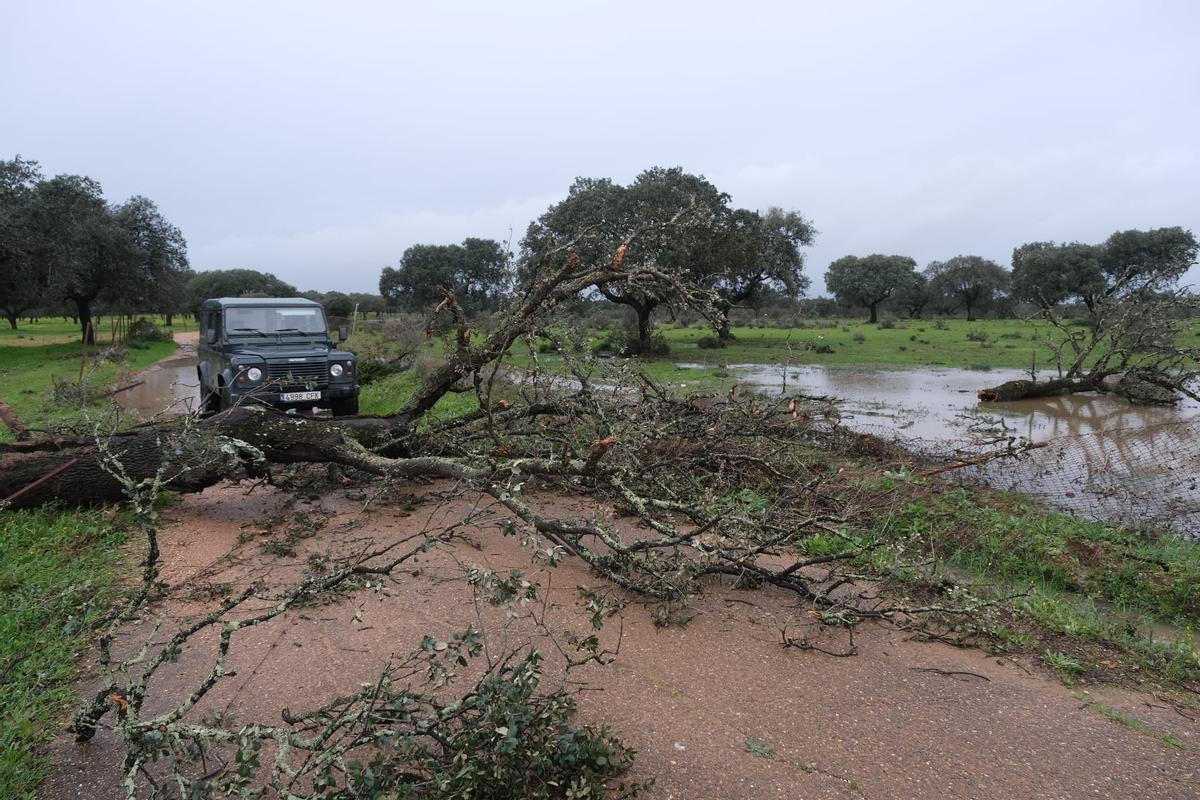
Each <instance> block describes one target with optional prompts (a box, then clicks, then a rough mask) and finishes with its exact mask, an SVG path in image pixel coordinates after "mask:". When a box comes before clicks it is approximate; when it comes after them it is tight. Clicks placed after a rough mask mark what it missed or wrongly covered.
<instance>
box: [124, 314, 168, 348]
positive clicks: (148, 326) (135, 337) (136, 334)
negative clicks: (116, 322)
mask: <svg viewBox="0 0 1200 800" xmlns="http://www.w3.org/2000/svg"><path fill="white" fill-rule="evenodd" d="M127 338H128V339H129V340H130V341H134V342H169V341H171V334H170V333H169V332H168V331H164V330H163V329H162V328H160V327H158V326H157V325H155V324H154V323H153V322H151V321H150V320H148V319H146V318H145V317H139V318H138V319H135V320H134V321H133V322H132V323H130V325H129V333H128V336H127Z"/></svg>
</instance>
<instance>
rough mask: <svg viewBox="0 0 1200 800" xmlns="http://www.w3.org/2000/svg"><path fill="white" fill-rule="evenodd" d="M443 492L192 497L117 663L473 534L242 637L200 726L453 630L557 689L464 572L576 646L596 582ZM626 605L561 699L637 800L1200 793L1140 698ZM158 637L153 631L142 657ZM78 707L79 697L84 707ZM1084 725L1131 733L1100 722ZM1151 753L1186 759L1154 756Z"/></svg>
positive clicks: (811, 632) (88, 774)
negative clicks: (661, 620) (536, 595)
mask: <svg viewBox="0 0 1200 800" xmlns="http://www.w3.org/2000/svg"><path fill="white" fill-rule="evenodd" d="M449 488H451V487H449V486H442V485H436V484H435V485H429V486H425V487H420V488H413V489H411V490H410V491H416V492H418V493H419V494H418V495H417V496H410V497H408V498H407V499H406V500H405V501H404V502H403V503H397V502H384V503H381V504H379V505H376V506H373V507H372V509H371V511H370V513H369V514H366V515H363V514H362V513H361V509H362V504H363V496H362V495H363V492H365V491H369V488H368V487H361V488H359V487H348V488H346V489H344V490H339V491H337V492H334V493H333V494H327V495H325V496H323V497H321V498H320V499H318V500H314V501H308V502H303V503H300V504H297V505H290V502H291V501H290V500H289V498H288V497H287V496H285V495H284V494H282V493H280V492H277V491H276V490H274V489H271V488H269V487H268V488H258V489H255V490H254V491H253V492H249V493H248V488H247V487H246V486H244V485H243V486H234V485H222V486H217V487H212V488H210V489H208V490H206V491H204V492H202V493H199V494H195V495H188V496H185V497H183V498H182V499H181V500H180V502H179V504H178V505H176V506H174V507H173V508H171V509H170V510H169V511H168V512H167V517H168V520H169V521H168V522H166V523H165V524H164V527H163V529H162V532H161V534H160V543H161V545H162V553H163V573H162V580H163V581H164V582H165V589H164V593H163V595H162V597H161V599H160V600H158V601H157V602H156V604H155V606H154V607H153V608H151V609H148V612H147V613H146V614H145V615H143V617H142V619H141V620H139V621H137V622H135V623H132V624H130V625H128V626H127V627H126V629H125V630H124V631H123V632H122V635H121V637H120V645H119V646H120V648H121V649H122V650H123V651H124V652H126V653H133V652H137V650H138V648H140V646H141V643H142V642H143V641H144V640H145V639H146V638H147V637H151V636H153V637H154V639H155V640H156V641H162V640H163V639H164V638H165V636H166V635H167V632H168V631H169V630H171V629H173V628H174V627H175V626H176V625H180V624H185V623H186V622H187V621H188V620H191V619H195V618H196V616H197V615H200V614H203V613H205V612H206V611H207V610H209V609H211V608H212V607H213V606H214V604H216V603H219V602H220V598H221V597H223V596H225V595H226V593H227V592H228V591H229V590H231V589H232V590H234V591H236V590H238V589H240V588H242V587H245V586H247V585H248V584H249V583H251V582H260V583H262V584H263V585H264V586H267V587H272V586H281V585H283V584H284V583H286V582H290V581H294V580H295V579H296V578H297V576H299V575H301V574H302V573H303V570H304V568H305V567H304V565H305V564H306V563H312V560H313V559H320V558H322V557H324V556H326V555H336V554H346V553H349V552H352V551H354V552H357V551H359V550H361V549H363V548H366V547H376V546H379V545H385V544H389V543H392V542H395V541H398V540H400V539H401V538H403V537H406V536H409V535H411V534H414V533H417V532H419V531H421V530H423V529H440V528H444V527H446V526H447V525H450V524H453V523H455V522H461V521H463V520H464V519H466V518H467V515H469V514H475V515H477V516H476V517H475V518H474V519H473V521H471V522H470V523H469V524H468V525H467V527H466V528H464V529H463V536H462V538H461V539H459V540H456V541H455V542H453V543H452V544H450V545H446V546H445V547H441V548H438V549H436V550H434V551H432V552H430V553H429V554H427V555H425V556H422V557H421V560H420V562H419V563H416V564H412V565H406V569H405V570H404V572H403V573H400V574H397V575H396V579H395V580H394V581H389V582H387V584H386V587H384V588H380V589H377V590H364V591H359V592H356V593H353V594H351V595H349V596H345V597H342V598H340V599H337V600H335V601H333V602H330V603H328V604H323V605H318V606H315V607H305V608H298V609H294V610H293V611H292V612H289V613H288V614H287V615H286V616H285V617H283V618H281V619H279V620H276V621H275V622H274V623H272V624H270V625H267V626H263V627H260V628H254V629H251V631H249V632H248V633H247V634H246V635H245V636H240V635H239V637H238V638H237V639H236V640H235V643H234V645H233V648H232V650H231V653H230V663H229V665H228V669H229V670H230V672H236V675H234V676H232V677H229V678H226V679H224V680H223V681H222V682H221V684H220V685H219V687H218V689H217V690H215V691H214V692H213V693H212V694H210V695H209V696H208V697H207V698H206V699H205V700H204V702H203V703H202V704H201V706H200V707H198V708H196V709H194V710H193V712H192V714H193V715H194V716H196V717H197V718H200V717H202V716H205V715H209V714H212V713H214V712H226V713H234V714H236V717H237V721H238V722H239V723H248V722H251V721H254V720H262V721H265V722H272V723H279V721H280V709H282V708H284V707H288V708H290V709H292V710H293V711H297V710H299V709H301V708H307V707H311V706H315V705H319V704H320V703H322V702H324V701H325V700H326V699H328V698H330V697H332V696H334V695H336V694H339V693H345V692H347V691H351V690H355V689H357V688H358V687H359V683H360V682H362V681H370V680H373V679H374V678H375V677H377V675H378V670H379V669H380V668H381V666H382V664H383V662H384V661H385V660H387V658H388V657H389V656H390V655H392V654H404V653H407V652H409V651H410V650H412V649H413V648H416V647H419V646H420V642H421V639H422V637H423V636H424V635H425V634H429V635H431V636H434V637H437V638H441V639H447V638H448V637H449V636H450V635H452V634H453V633H454V632H456V631H459V630H462V629H463V628H465V627H466V626H468V625H475V626H478V627H481V628H482V629H483V630H485V631H486V633H487V636H488V642H489V648H492V651H493V652H499V651H500V650H502V649H504V648H505V647H508V646H515V645H518V644H520V643H522V642H532V643H534V644H535V645H537V646H538V647H539V649H541V650H542V651H543V653H545V654H546V656H547V661H546V665H545V677H544V680H543V688H552V687H553V686H554V685H556V682H557V681H558V680H561V679H562V678H563V677H564V673H563V671H562V667H563V664H562V659H561V658H560V657H559V656H557V655H556V651H554V649H553V648H552V647H550V646H548V645H546V643H545V640H544V638H543V637H542V634H541V633H540V632H539V631H538V630H537V629H535V628H533V627H531V624H530V623H529V621H528V620H526V619H523V618H520V619H506V618H505V614H504V613H502V611H501V610H500V609H494V608H491V607H490V606H488V604H487V603H486V602H484V603H478V604H476V603H474V602H473V601H472V594H471V592H470V590H469V588H468V586H467V585H466V582H465V580H464V574H465V572H464V570H465V568H466V567H469V566H478V567H482V568H486V569H491V570H495V571H497V572H504V573H506V572H507V570H509V569H521V570H524V571H525V573H526V576H527V577H528V579H529V580H531V581H533V582H535V583H537V584H539V586H540V587H541V591H542V592H543V595H544V596H545V597H546V598H548V606H547V608H546V620H547V625H548V627H549V628H550V629H552V630H554V631H556V632H557V633H558V634H559V635H562V634H564V633H566V632H574V633H575V634H578V633H580V632H590V627H589V625H588V619H589V612H587V610H586V609H584V608H583V606H582V605H581V603H580V600H579V596H578V590H577V589H578V587H580V586H589V587H593V588H602V587H601V586H598V585H597V582H598V579H597V578H596V577H595V576H594V575H592V574H590V573H589V572H588V571H587V569H586V568H585V567H584V566H583V565H582V564H580V563H579V562H578V561H575V560H572V559H568V560H566V561H564V562H563V563H562V564H560V565H559V566H557V567H553V568H547V567H544V566H541V567H539V566H537V565H535V564H533V563H531V560H530V552H529V551H528V550H526V549H524V548H522V546H521V545H520V543H519V542H518V541H517V537H511V536H503V535H501V534H500V532H499V530H498V524H499V520H500V519H501V518H503V517H506V516H508V512H507V511H505V510H499V509H497V510H496V511H495V513H494V514H493V513H492V512H491V511H490V510H489V506H488V504H489V502H490V500H489V499H487V498H480V497H477V496H472V495H468V494H458V493H444V492H445V490H447V489H449ZM538 502H539V504H540V505H542V506H543V507H544V508H546V509H547V510H554V511H557V512H559V513H566V514H587V513H593V512H595V509H591V508H588V507H585V506H583V505H581V504H582V503H583V501H578V500H574V499H571V500H561V499H556V498H554V497H546V496H543V497H541V498H540V499H539V500H538ZM481 512H483V513H482V516H478V515H480V514H481ZM283 541H286V543H287V545H288V546H287V547H286V548H284V547H281V546H280V542H283ZM610 591H611V589H610ZM629 600H630V602H629V604H628V605H626V606H625V608H624V610H623V611H621V612H620V615H619V617H614V618H611V619H610V620H609V621H608V623H607V624H606V625H605V627H604V629H603V630H602V631H601V632H600V636H601V637H602V638H603V640H604V642H605V644H606V646H609V647H615V645H616V644H617V641H618V635H619V634H620V636H619V642H620V648H619V650H620V652H619V654H618V655H617V657H616V659H615V661H614V662H613V663H611V664H609V665H607V666H597V665H595V664H589V665H587V666H585V667H582V668H580V669H577V670H572V671H571V672H570V676H569V677H570V680H571V681H583V682H584V686H583V687H582V688H583V689H584V691H581V692H580V694H579V703H580V711H579V715H578V717H577V721H579V722H584V723H590V724H596V725H599V724H609V725H611V726H612V727H613V729H614V730H615V732H616V734H617V735H618V736H620V737H621V738H622V739H623V740H624V741H626V742H627V743H628V744H630V745H632V746H634V747H636V748H637V750H638V758H637V762H636V764H635V767H634V772H633V774H632V775H631V776H630V777H633V778H641V779H646V778H650V777H654V778H655V779H656V786H655V788H654V789H653V791H652V792H651V793H650V795H649V796H650V797H652V798H680V799H682V798H747V799H748V800H757V799H759V798H763V799H765V798H796V797H803V798H809V799H819V798H831V799H833V798H836V799H838V800H845V799H846V798H873V799H878V798H918V797H946V798H950V797H955V798H978V799H983V798H996V800H1009V799H1010V798H1014V797H1022V798H1084V797H1089V798H1091V797H1126V798H1146V800H1149V799H1150V798H1155V800H1172V799H1173V798H1178V800H1184V798H1188V799H1189V800H1190V799H1191V798H1195V797H1196V796H1197V792H1198V791H1200V723H1198V722H1196V721H1194V720H1190V719H1187V718H1185V717H1183V716H1181V714H1180V713H1179V712H1176V711H1175V710H1173V709H1172V708H1171V707H1169V706H1167V705H1166V704H1164V703H1162V702H1160V701H1158V700H1156V699H1155V698H1153V697H1151V696H1148V695H1142V694H1138V693H1135V692H1131V691H1126V690H1118V689H1111V688H1103V687H1094V686H1093V687H1088V689H1087V692H1084V691H1082V690H1080V689H1071V688H1068V687H1066V686H1064V685H1063V684H1062V683H1061V682H1060V681H1059V680H1058V679H1057V678H1056V677H1055V676H1054V675H1053V674H1051V673H1049V672H1048V671H1047V670H1045V669H1044V668H1040V667H1038V666H1037V665H1036V664H1034V663H1032V662H1022V661H1019V660H1017V661H1014V660H1010V659H1007V658H998V657H996V656H990V655H988V654H986V653H983V652H981V651H978V650H972V649H960V648H955V647H951V646H949V645H945V644H940V643H936V642H918V641H915V640H914V639H913V637H912V636H911V635H910V634H907V633H905V632H903V631H901V630H899V629H897V628H896V627H893V626H889V625H883V624H879V625H875V624H864V625H862V626H860V628H859V629H858V631H857V632H856V634H855V637H854V643H855V645H856V646H857V655H854V656H852V657H848V658H838V657H834V656H830V655H825V654H822V653H819V652H815V651H801V650H798V649H795V648H790V649H789V648H784V647H782V646H781V645H780V630H781V629H786V630H787V631H788V633H789V635H790V636H792V637H801V636H807V637H809V639H810V641H812V642H814V643H817V644H820V645H823V646H825V647H826V648H828V649H829V650H832V651H834V652H837V651H840V650H842V648H843V647H844V646H845V644H846V641H845V632H844V631H843V630H841V629H826V628H823V627H822V626H821V625H820V624H819V623H818V622H815V621H814V620H812V619H811V618H809V617H808V616H807V615H806V614H805V608H803V607H802V606H803V604H797V602H796V597H795V595H791V594H785V593H783V592H780V591H777V590H774V589H763V590H757V591H744V590H735V589H733V588H731V587H729V586H727V585H713V586H712V587H711V588H710V590H709V591H707V592H706V593H705V594H704V595H703V596H702V597H698V598H696V600H695V603H694V605H693V607H692V608H691V609H690V610H689V613H692V614H694V617H693V618H692V619H691V621H690V622H688V623H687V624H686V625H685V626H674V627H668V628H661V627H658V626H657V625H656V624H655V622H654V613H653V611H654V609H653V608H652V607H647V606H645V605H643V604H642V603H640V602H638V601H637V600H635V599H633V598H629ZM160 614H162V615H165V618H166V619H167V626H166V627H165V628H164V629H163V630H161V631H159V632H158V633H157V634H153V633H152V632H153V629H154V624H155V620H156V619H157V618H158V615H160ZM213 652H214V651H213V641H212V637H208V638H203V637H202V638H200V639H198V640H196V641H194V642H193V643H192V644H190V645H189V646H187V647H186V648H184V650H183V652H182V654H181V657H180V659H179V662H178V663H177V664H175V665H172V669H171V671H170V673H169V674H163V675H162V677H161V680H160V681H159V682H156V683H155V684H153V692H154V694H153V698H152V699H151V700H149V701H148V702H149V704H150V706H151V707H152V708H153V709H158V710H164V709H165V708H166V707H167V704H168V703H173V702H178V701H179V700H180V699H181V698H183V697H186V696H187V695H188V693H189V692H190V691H191V690H192V689H193V688H194V687H195V686H196V685H197V682H198V681H199V680H200V679H201V678H202V676H204V675H205V674H207V673H208V671H209V669H210V668H211V666H212V657H213ZM464 685H465V683H464ZM575 688H581V687H579V686H578V685H576V687H575ZM93 690H94V689H93V687H92V686H89V685H87V684H86V683H85V685H84V686H83V687H81V692H80V693H81V695H82V696H87V694H88V693H89V691H93ZM1088 692H1090V693H1088ZM1095 702H1099V703H1103V705H1104V706H1105V707H1107V708H1110V709H1113V710H1115V711H1117V712H1119V713H1120V714H1123V715H1126V716H1127V717H1129V718H1132V719H1136V720H1138V722H1139V723H1140V724H1141V725H1142V726H1144V727H1143V729H1142V730H1138V729H1135V728H1134V727H1131V726H1127V725H1122V724H1119V723H1117V722H1114V721H1112V720H1111V719H1107V718H1105V717H1104V716H1102V715H1101V714H1100V713H1098V712H1097V711H1096V710H1094V706H1092V705H1090V704H1091V703H1095ZM1166 734H1170V735H1171V736H1174V737H1175V739H1177V740H1178V741H1179V742H1180V743H1181V744H1182V745H1183V748H1180V747H1173V746H1169V745H1167V744H1165V743H1164V742H1163V741H1162V740H1161V739H1160V738H1157V737H1161V736H1163V735H1166ZM52 752H53V756H54V759H55V762H56V765H57V766H56V771H55V774H54V775H53V776H52V778H51V780H50V782H49V783H48V784H47V785H46V787H45V788H44V790H43V794H42V796H43V797H44V798H47V800H67V798H83V797H87V798H96V800H107V799H108V798H117V797H123V796H124V795H123V790H122V789H121V787H120V783H121V775H120V771H119V765H120V760H121V757H122V751H121V748H120V746H119V742H118V741H117V740H116V738H115V736H114V734H113V733H112V731H110V730H101V731H100V732H99V733H98V734H97V735H96V737H95V739H93V740H92V741H91V742H90V743H87V744H82V745H79V744H75V743H74V742H73V741H71V739H70V738H69V737H68V736H65V735H64V736H63V737H61V738H60V739H59V740H58V741H57V742H56V743H55V744H54V745H53V751H52Z"/></svg>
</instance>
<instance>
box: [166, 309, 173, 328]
mask: <svg viewBox="0 0 1200 800" xmlns="http://www.w3.org/2000/svg"><path fill="white" fill-rule="evenodd" d="M163 316H165V317H166V321H165V322H164V323H163V324H164V325H165V326H166V327H168V328H170V327H172V325H171V319H172V318H173V317H174V316H175V315H174V314H172V313H171V312H167V313H166V314H164V315H163Z"/></svg>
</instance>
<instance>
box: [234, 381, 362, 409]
mask: <svg viewBox="0 0 1200 800" xmlns="http://www.w3.org/2000/svg"><path fill="white" fill-rule="evenodd" d="M358 389H359V387H358V384H352V385H346V386H327V387H325V388H323V389H320V390H319V391H320V392H321V397H320V398H319V399H314V400H284V399H283V398H282V395H283V394H284V393H292V392H304V391H308V390H307V389H305V388H304V387H303V386H297V387H294V388H293V387H285V388H282V389H280V388H277V387H271V388H270V389H265V388H257V389H248V390H244V391H241V392H234V393H233V394H232V397H231V399H232V401H233V402H234V403H235V404H238V403H243V404H244V403H258V404H260V405H269V406H274V407H275V408H311V407H312V406H317V407H319V408H326V407H328V403H329V402H330V401H331V400H345V399H348V398H351V397H356V396H357V395H358ZM312 391H314V392H315V391H318V390H317V389H313V390H312Z"/></svg>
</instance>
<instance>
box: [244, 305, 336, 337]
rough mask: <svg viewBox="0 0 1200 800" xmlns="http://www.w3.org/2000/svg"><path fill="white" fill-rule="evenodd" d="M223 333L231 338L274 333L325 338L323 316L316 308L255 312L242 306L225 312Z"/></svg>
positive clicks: (263, 308) (285, 308)
mask: <svg viewBox="0 0 1200 800" xmlns="http://www.w3.org/2000/svg"><path fill="white" fill-rule="evenodd" d="M225 332H226V333H228V334H230V335H232V336H257V335H260V334H263V335H267V334H273V333H283V334H290V335H293V336H318V335H319V336H327V335H328V333H329V331H328V329H326V327H325V313H324V312H323V311H322V310H321V309H319V308H312V307H294V308H287V307H281V308H272V307H269V306H264V307H262V308H254V307H252V306H241V307H237V308H227V309H225Z"/></svg>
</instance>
